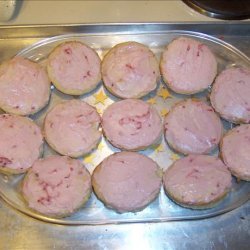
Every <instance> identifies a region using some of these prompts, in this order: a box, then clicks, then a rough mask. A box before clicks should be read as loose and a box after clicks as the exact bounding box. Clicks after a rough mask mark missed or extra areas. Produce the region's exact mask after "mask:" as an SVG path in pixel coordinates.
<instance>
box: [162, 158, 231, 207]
mask: <svg viewBox="0 0 250 250" xmlns="http://www.w3.org/2000/svg"><path fill="white" fill-rule="evenodd" d="M231 181H232V177H231V174H230V172H229V170H228V169H227V167H226V166H225V165H224V164H223V162H222V161H221V160H220V159H219V158H216V157H213V156H207V155H189V156H187V157H184V158H182V159H180V160H177V161H176V162H174V163H173V165H171V166H170V167H169V168H168V169H167V170H166V171H165V173H164V176H163V184H164V189H165V192H166V194H167V195H168V196H169V197H170V198H171V199H173V200H174V201H175V202H176V203H178V204H179V205H181V206H184V207H189V208H193V209H204V208H210V207H213V206H215V205H216V204H217V203H218V202H219V201H220V200H221V199H223V198H224V197H225V196H226V194H227V193H228V192H229V191H230V189H231V186H232V183H231Z"/></svg>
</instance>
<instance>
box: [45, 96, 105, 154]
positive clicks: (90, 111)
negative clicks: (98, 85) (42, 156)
mask: <svg viewBox="0 0 250 250" xmlns="http://www.w3.org/2000/svg"><path fill="white" fill-rule="evenodd" d="M100 122H101V118H100V116H99V114H98V113H97V111H96V109H95V108H94V107H92V106H90V105H89V104H87V103H85V102H83V101H80V100H70V101H65V102H62V103H59V104H57V105H56V106H55V107H54V108H53V109H52V110H51V111H49V112H48V113H47V115H46V118H45V122H44V131H45V138H46V141H47V142H48V143H49V145H50V146H51V147H52V148H54V149H55V150H56V151H57V152H59V153H60V154H63V155H68V156H72V157H78V156H80V155H83V154H86V153H88V152H90V151H91V150H92V149H93V148H94V147H96V146H97V144H98V142H99V140H100V138H101V132H100V131H99V125H100Z"/></svg>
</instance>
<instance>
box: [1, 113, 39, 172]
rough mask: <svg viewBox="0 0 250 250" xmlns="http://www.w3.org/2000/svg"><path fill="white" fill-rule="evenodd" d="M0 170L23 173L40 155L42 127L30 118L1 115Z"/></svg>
mask: <svg viewBox="0 0 250 250" xmlns="http://www.w3.org/2000/svg"><path fill="white" fill-rule="evenodd" d="M0 131H1V140H0V170H1V171H6V172H10V173H22V172H25V171H27V169H28V168H30V167H31V165H32V164H33V163H34V161H35V160H36V159H38V157H39V156H40V154H41V152H42V146H43V136H42V133H41V130H40V128H39V127H38V126H37V125H36V124H35V123H34V122H33V121H32V120H31V119H29V118H26V117H21V116H17V115H10V114H2V115H0Z"/></svg>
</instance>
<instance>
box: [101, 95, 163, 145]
mask: <svg viewBox="0 0 250 250" xmlns="http://www.w3.org/2000/svg"><path fill="white" fill-rule="evenodd" d="M102 127H103V130H104V133H105V135H106V137H107V138H108V140H109V141H110V142H111V143H112V144H113V145H114V146H116V147H118V148H124V149H127V150H136V149H138V148H144V147H147V146H149V145H151V144H152V143H155V142H156V140H157V139H159V137H160V136H161V132H162V123H161V118H160V116H159V114H158V113H157V111H156V110H155V108H153V106H151V105H149V104H148V103H146V102H144V101H141V100H136V99H127V100H123V101H119V102H116V103H113V104H112V105H110V106H109V107H108V108H107V109H106V110H105V112H104V114H103V116H102Z"/></svg>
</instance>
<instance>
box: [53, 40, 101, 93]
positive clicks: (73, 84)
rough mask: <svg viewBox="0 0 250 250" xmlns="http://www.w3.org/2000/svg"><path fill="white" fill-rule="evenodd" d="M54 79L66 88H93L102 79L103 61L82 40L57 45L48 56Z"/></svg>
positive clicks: (81, 89)
mask: <svg viewBox="0 0 250 250" xmlns="http://www.w3.org/2000/svg"><path fill="white" fill-rule="evenodd" d="M48 72H49V75H50V77H51V78H52V81H53V82H54V81H56V82H58V83H60V88H63V89H64V90H80V91H84V90H89V89H93V88H94V87H95V86H96V85H97V83H98V82H99V81H100V79H101V75H100V74H101V73H100V72H101V62H100V58H99V56H98V55H97V53H96V52H95V51H94V50H93V49H91V48H90V47H88V46H87V45H84V44H82V43H80V42H76V41H74V42H66V43H63V44H61V45H59V46H58V47H56V48H55V49H54V50H53V51H52V53H51V54H50V55H49V58H48Z"/></svg>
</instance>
